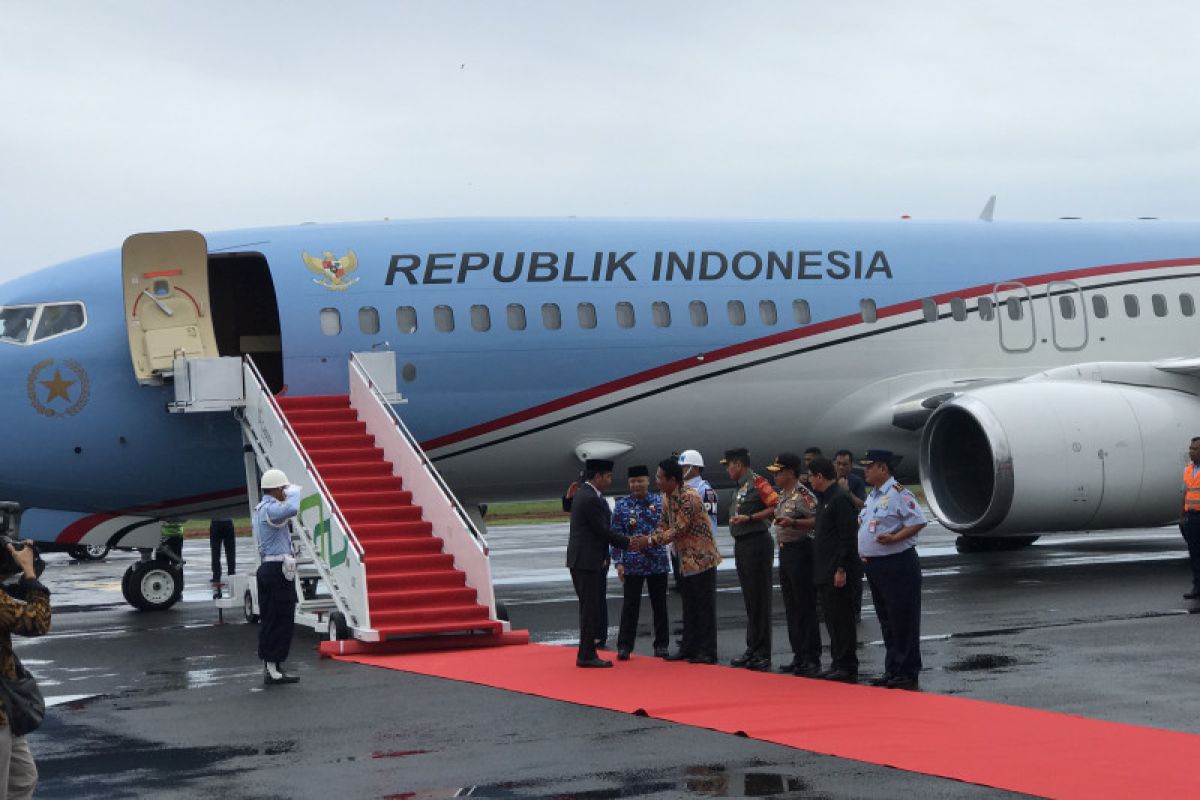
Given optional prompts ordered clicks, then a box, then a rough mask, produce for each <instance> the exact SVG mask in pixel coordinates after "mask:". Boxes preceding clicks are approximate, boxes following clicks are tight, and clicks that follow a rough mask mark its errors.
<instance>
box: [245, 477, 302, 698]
mask: <svg viewBox="0 0 1200 800" xmlns="http://www.w3.org/2000/svg"><path fill="white" fill-rule="evenodd" d="M259 488H261V489H262V490H263V498H262V500H260V501H259V503H258V505H257V506H255V507H254V515H253V516H252V517H251V520H250V521H251V525H252V527H253V529H254V544H255V545H256V546H257V547H258V558H259V561H260V562H262V563H261V564H260V565H259V567H258V573H257V575H256V576H255V577H256V578H257V581H258V609H259V614H260V621H259V628H258V657H259V658H260V659H262V662H263V683H265V684H267V685H268V686H270V685H273V684H278V683H296V682H297V681H299V680H300V678H299V677H297V676H295V675H289V674H288V673H286V672H284V671H283V662H284V661H286V660H287V657H288V651H289V650H291V647H292V628H293V627H294V625H295V621H296V558H295V555H294V554H293V552H292V518H293V517H295V516H296V515H297V514H299V513H300V487H299V486H292V485H290V484H289V483H288V479H287V475H284V474H283V471H282V470H278V469H269V470H267V471H266V472H264V473H263V476H262V481H261V482H260V483H259Z"/></svg>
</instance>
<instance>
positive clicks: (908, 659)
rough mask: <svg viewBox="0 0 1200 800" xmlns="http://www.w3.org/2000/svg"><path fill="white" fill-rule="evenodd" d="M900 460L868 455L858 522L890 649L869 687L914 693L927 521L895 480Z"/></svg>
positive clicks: (860, 548)
mask: <svg viewBox="0 0 1200 800" xmlns="http://www.w3.org/2000/svg"><path fill="white" fill-rule="evenodd" d="M897 460H898V459H897V458H896V456H894V455H893V454H892V453H891V452H890V451H888V450H868V451H867V454H866V458H864V459H863V460H862V461H861V462H860V463H862V464H863V465H865V466H866V479H867V483H868V484H869V485H870V486H872V487H874V488H873V489H872V491H871V493H870V494H869V495H867V502H866V505H865V506H863V509H862V512H861V513H860V514H859V517H858V554H859V556H861V557H862V561H863V567H864V569H865V571H866V574H867V583H868V584H869V585H870V587H871V597H872V598H873V600H874V602H875V614H876V616H878V617H879V627H880V628H881V629H882V632H883V646H884V649H885V650H886V655H885V657H884V662H883V666H884V672H883V676H882V677H880V678H877V679H875V680H873V681H871V683H873V684H874V685H876V686H887V687H888V688H891V689H916V688H918V683H917V679H918V676H919V675H920V672H921V643H920V640H921V563H920V561H919V560H918V559H917V549H916V548H917V534H918V533H920V531H921V529H922V528H924V527H925V525H926V519H925V515H924V514H923V513H922V512H921V509H920V507H919V506H917V499H916V497H914V496H913V493H912V492H910V491H908V490H907V489H905V488H904V487H903V486H901V485H900V484H898V483H896V479H895V478H893V477H892V470H893V469H895V466H896V462H897Z"/></svg>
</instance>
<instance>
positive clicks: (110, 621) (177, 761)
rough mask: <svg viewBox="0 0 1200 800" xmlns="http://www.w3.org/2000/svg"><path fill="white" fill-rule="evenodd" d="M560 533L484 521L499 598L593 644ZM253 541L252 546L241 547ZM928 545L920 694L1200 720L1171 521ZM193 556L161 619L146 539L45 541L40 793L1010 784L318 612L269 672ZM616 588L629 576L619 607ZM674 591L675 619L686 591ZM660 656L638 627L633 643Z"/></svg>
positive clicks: (732, 600) (876, 649) (596, 791)
mask: <svg viewBox="0 0 1200 800" xmlns="http://www.w3.org/2000/svg"><path fill="white" fill-rule="evenodd" d="M565 538H566V532H565V526H563V525H535V526H511V527H503V528H494V529H493V530H492V531H491V532H490V534H489V544H490V546H491V549H492V556H493V569H494V572H495V575H496V584H497V589H496V591H497V596H498V597H499V598H500V599H501V600H503V601H504V602H505V603H506V605H507V606H508V608H509V610H510V613H511V616H512V619H513V621H514V624H515V625H516V626H518V627H523V628H527V629H529V630H530V632H531V634H532V636H533V638H534V640H535V641H540V642H549V643H555V642H557V643H562V644H569V643H571V642H573V639H574V627H573V626H574V625H575V620H576V607H575V604H574V595H573V593H572V590H571V586H570V582H569V578H568V576H567V573H566V570H565V569H564V568H563V567H562V566H561V564H562V553H563V547H564V544H565ZM722 543H723V547H722V549H723V550H724V551H726V552H727V553H728V554H729V556H730V557H729V560H728V562H727V568H725V569H722V571H721V572H720V574H719V577H718V587H719V593H718V617H719V626H720V636H719V641H720V649H721V657H722V659H723V660H726V661H727V660H728V659H729V658H732V657H733V656H735V655H738V654H739V653H740V652H741V650H742V649H743V641H744V640H743V630H744V628H743V624H744V617H743V613H742V605H741V597H740V594H739V593H738V591H737V585H736V576H735V574H734V572H733V570H732V566H733V562H732V555H731V551H732V542H731V541H730V540H728V538H727V536H725V535H724V532H723V535H722ZM249 546H250V543H249V541H248V540H239V548H240V549H241V551H242V552H243V553H248V548H249ZM921 552H922V554H923V568H924V573H925V586H924V589H925V591H924V604H925V608H924V611H925V614H924V619H923V633H924V638H925V643H924V646H923V654H924V659H925V664H926V670H925V673H924V674H923V675H922V687H923V689H924V690H925V691H929V692H939V693H945V694H955V695H960V696H968V697H975V698H979V699H984V700H993V701H998V702H1004V703H1013V704H1017V705H1023V706H1029V707H1034V708H1043V709H1050V710H1056V711H1063V712H1069V713H1076V714H1082V715H1085V716H1089V717H1094V718H1101V719H1110V720H1117V721H1123V722H1130V723H1136V724H1143V725H1151V726H1155V727H1161V728H1168V729H1172V730H1178V731H1185V732H1193V733H1194V732H1200V723H1197V722H1196V721H1195V720H1196V719H1198V718H1200V714H1198V711H1200V708H1198V706H1200V700H1197V699H1196V697H1195V694H1194V693H1193V692H1191V691H1190V687H1191V683H1192V677H1191V676H1192V675H1193V674H1194V672H1195V667H1194V664H1195V662H1196V660H1197V654H1198V651H1200V644H1198V643H1197V642H1198V637H1197V636H1196V630H1195V626H1196V625H1197V624H1200V620H1197V619H1196V618H1195V616H1194V614H1193V613H1192V612H1193V611H1195V610H1196V609H1194V608H1193V607H1192V605H1193V604H1190V603H1187V602H1186V601H1184V600H1182V599H1181V592H1182V591H1184V589H1185V588H1186V587H1187V585H1188V583H1189V580H1188V574H1189V573H1188V567H1187V562H1186V558H1185V550H1184V547H1183V543H1182V540H1181V539H1180V537H1179V535H1178V532H1177V531H1176V530H1174V529H1172V528H1164V529H1155V530H1144V531H1123V532H1120V533H1104V534H1078V535H1063V536H1054V537H1046V538H1044V539H1042V540H1040V541H1039V542H1038V543H1036V544H1034V545H1033V546H1031V547H1028V548H1026V549H1024V550H1020V551H1016V552H1008V553H983V554H971V555H958V554H957V553H955V552H954V548H953V537H952V536H951V535H950V534H948V533H947V532H945V531H944V530H941V529H938V528H936V527H931V529H929V530H928V531H927V532H926V533H925V534H923V536H922V548H921ZM185 556H186V557H187V559H188V564H187V567H186V576H187V582H188V589H187V590H186V592H185V595H184V600H183V602H181V603H180V604H178V605H177V606H176V607H175V608H174V609H172V610H171V611H168V612H163V613H152V614H147V613H141V612H135V611H133V610H131V609H129V608H128V607H127V606H125V605H124V603H123V601H122V600H121V595H120V578H121V574H122V572H123V570H124V569H125V567H127V566H128V564H129V563H130V562H131V561H132V560H133V559H134V556H133V555H131V554H125V553H114V554H112V555H111V556H110V557H109V559H107V560H106V561H105V562H101V563H88V564H78V563H74V562H71V561H70V560H69V559H68V558H67V557H66V556H63V555H50V556H48V559H47V560H48V561H49V566H48V570H47V575H46V580H47V582H48V583H49V584H50V585H51V588H52V589H53V590H54V591H55V595H54V607H55V618H54V624H53V628H52V631H51V633H50V634H49V635H47V636H45V637H41V638H38V639H31V640H21V641H19V643H18V652H19V653H20V654H21V656H22V658H23V659H24V660H25V663H26V664H27V665H28V666H29V667H30V669H31V670H33V672H34V673H35V674H36V675H37V676H38V678H39V680H40V682H41V684H42V687H43V692H44V693H45V695H46V697H47V701H48V704H50V705H51V706H52V708H51V711H50V712H49V713H48V715H47V721H46V723H45V725H44V726H43V728H42V729H41V730H39V731H38V732H36V733H35V734H33V735H32V736H31V737H30V743H31V747H32V748H33V750H34V754H35V757H36V758H37V761H38V765H39V768H40V770H41V774H42V782H41V785H40V787H39V790H38V796H39V797H48V798H49V797H54V798H57V797H62V798H124V797H155V798H158V797H163V798H174V797H180V798H183V797H211V796H219V797H228V798H260V797H266V798H275V797H278V798H307V797H314V798H317V797H320V798H328V797H331V796H340V797H345V798H359V797H375V798H400V797H413V798H440V797H454V796H472V797H514V798H533V797H559V798H571V797H574V798H617V797H663V798H666V797H688V798H700V797H787V798H810V797H830V798H842V797H847V798H848V797H855V798H859V797H865V798H872V797H878V798H892V797H897V796H906V795H914V796H921V797H935V798H940V797H947V798H951V797H953V798H975V797H1004V796H1009V795H1007V794H1006V793H1002V792H998V791H995V790H992V789H988V788H986V787H979V786H973V785H969V784H963V783H958V782H955V781H948V780H943V779H938V778H932V777H928V776H923V775H916V774H910V773H905V772H900V771H897V770H893V769H888V768H885V767H877V766H872V765H867V764H861V763H857V762H851V761H845V760H841V759H836V758H831V757H825V756H818V755H814V754H811V753H806V752H802V751H797V750H792V749H790V748H786V747H781V746H777V745H771V744H766V743H763V742H758V741H754V740H749V739H744V738H739V737H733V736H727V735H723V734H719V733H715V732H712V731H705V730H699V729H694V728H687V727H683V726H679V725H673V724H671V723H665V722H661V721H658V720H652V719H646V718H640V717H635V716H630V715H624V714H617V713H614V712H610V711H602V710H598V709H590V708H583V707H579V706H573V705H569V704H564V703H558V702H554V701H550V700H544V699H540V698H533V697H527V696H521V695H514V694H509V693H506V692H501V691H497V690H492V689H487V688H483V687H478V686H471V685H464V684H458V683H453V682H448V681H443V680H439V679H435V678H427V677H422V676H417V675H408V674H404V673H399V672H394V671H389V670H380V669H374V668H370V667H365V666H359V665H354V664H342V663H337V662H333V661H329V660H319V659H317V658H316V656H315V653H314V648H315V646H316V643H317V641H318V639H317V636H316V634H315V633H313V632H311V631H307V630H304V629H298V634H297V637H296V642H295V645H294V648H293V656H292V663H293V664H294V665H295V667H296V669H297V671H298V672H299V674H300V675H301V677H302V681H301V683H300V684H298V685H296V686H285V687H269V688H268V687H264V686H263V684H262V679H261V665H260V664H259V663H258V662H257V661H255V658H254V651H255V638H256V630H257V629H256V627H255V626H252V625H248V624H246V623H244V622H243V621H242V620H241V619H240V613H235V614H233V615H230V614H226V616H225V619H224V621H223V622H222V621H221V620H220V619H218V614H217V611H216V609H215V608H214V607H213V605H212V604H211V602H210V599H209V598H210V596H211V591H210V589H209V587H208V585H207V581H208V577H209V574H208V550H207V542H193V541H189V542H187V544H186V547H185ZM619 596H620V585H619V583H618V582H617V580H616V579H615V577H614V578H613V579H612V580H610V582H609V608H610V620H611V621H612V622H613V623H614V625H615V623H616V620H617V617H618V614H619V611H620V599H619ZM775 601H776V602H775V618H776V620H775V622H776V624H775V659H776V663H780V662H783V661H787V660H790V654H787V653H786V652H785V651H786V649H787V647H786V633H785V631H784V628H783V609H782V602H781V601H780V600H779V597H778V594H776V597H775ZM671 602H672V615H673V619H678V618H679V611H678V608H679V607H678V599H677V596H676V597H673V598H672V600H671ZM866 603H867V605H866V608H865V609H864V619H863V622H862V624H861V627H860V639H861V640H862V645H861V651H860V659H861V661H862V664H863V669H864V672H866V673H867V674H872V673H877V672H878V671H879V670H880V668H881V662H882V658H883V651H882V646H881V643H880V642H879V632H878V625H877V624H876V623H875V621H874V617H873V613H872V610H871V607H870V592H869V591H868V592H867V595H866ZM646 612H648V609H646ZM645 615H646V616H648V613H647V614H645ZM644 622H648V619H647V620H644ZM612 635H613V636H614V637H615V628H614V629H613V634H612ZM648 650H649V636H648V631H647V630H646V628H645V626H643V631H642V635H641V637H640V638H639V640H638V651H639V652H643V653H645V652H648ZM481 657H483V656H481ZM617 668H618V669H619V668H620V667H619V666H618V667H617ZM898 735H899V734H898ZM881 746H886V743H881Z"/></svg>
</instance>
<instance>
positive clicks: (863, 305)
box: [321, 292, 1196, 336]
mask: <svg viewBox="0 0 1200 800" xmlns="http://www.w3.org/2000/svg"><path fill="white" fill-rule="evenodd" d="M1023 299H1024V298H1023V297H1019V296H1017V297H1009V298H1006V299H1004V300H1001V301H1000V302H999V303H996V301H994V300H993V299H992V298H991V297H981V298H979V317H980V319H983V320H985V321H989V322H990V321H991V320H992V319H994V318H995V316H996V314H997V313H998V312H997V308H996V306H997V305H999V306H1000V307H1001V311H1000V313H1004V314H1006V315H1007V316H1008V318H1009V319H1010V320H1012V321H1014V322H1016V321H1019V320H1021V319H1022V318H1023V317H1024V315H1025V311H1024V308H1025V304H1024V303H1023V302H1022V300H1023ZM1076 300H1077V297H1076V296H1075V295H1065V294H1064V295H1060V296H1059V297H1058V298H1057V302H1058V313H1059V316H1061V317H1062V319H1075V317H1076V316H1077V315H1078V313H1079V309H1078V308H1077V307H1076ZM1091 301H1092V315H1093V316H1095V317H1096V318H1097V319H1104V318H1105V317H1107V316H1108V299H1107V298H1106V297H1105V296H1104V295H1102V294H1091ZM1124 306H1125V315H1126V316H1128V317H1137V316H1140V315H1141V303H1140V301H1139V300H1138V297H1137V295H1132V294H1127V295H1125V296H1124ZM1150 307H1151V309H1152V310H1153V312H1154V315H1155V316H1157V317H1165V316H1166V315H1167V313H1168V309H1167V298H1166V295H1162V294H1155V295H1151V297H1150ZM968 311H969V309H968V308H967V301H966V300H964V299H963V298H961V297H952V298H950V317H951V319H953V320H955V321H957V322H963V321H964V320H966V319H967V313H968ZM1179 311H1180V313H1182V314H1183V315H1184V316H1185V317H1191V316H1194V315H1195V313H1196V302H1195V300H1194V299H1193V298H1192V296H1191V295H1190V294H1188V293H1186V292H1185V293H1183V294H1181V295H1179ZM575 312H576V319H577V321H578V324H579V327H580V328H583V329H585V330H590V329H592V328H595V327H596V325H597V316H596V306H595V305H593V304H592V303H579V304H578V305H577V306H576V308H575ZM615 312H616V321H617V326H618V327H621V328H632V327H634V326H635V325H636V324H637V316H636V314H635V312H634V308H633V303H628V302H624V301H622V302H619V303H617V304H616V307H615ZM921 312H922V315H923V316H924V318H925V320H926V321H927V322H936V321H937V319H938V303H937V301H936V300H934V299H933V298H929V297H927V298H925V299H924V300H922V301H921ZM725 313H726V315H727V316H728V319H729V324H730V325H737V326H740V325H745V324H746V319H747V316H746V305H745V304H744V303H743V302H742V301H741V300H730V301H728V302H727V303H726V304H725ZM859 313H860V314H861V316H862V320H863V322H876V321H877V320H878V319H879V313H878V308H877V306H876V304H875V301H874V300H870V299H864V300H861V301H859ZM792 317H793V318H794V319H795V322H796V324H797V325H807V324H808V323H809V322H811V321H812V312H811V311H810V310H809V307H808V301H807V300H793V301H792ZM541 318H542V320H541V321H542V327H543V328H545V329H546V330H550V331H556V330H559V329H560V328H562V326H563V314H562V309H561V308H560V307H559V305H558V304H557V303H543V304H542V307H541ZM758 318H759V320H760V321H761V322H762V323H763V324H764V325H777V324H778V323H779V310H778V308H777V307H776V305H775V301H774V300H760V301H759V303H758ZM650 319H651V321H652V322H653V323H654V325H655V327H659V328H667V327H670V325H671V306H670V304H668V303H665V302H661V301H658V302H654V303H651V304H650ZM688 319H689V320H690V322H691V324H692V325H693V326H695V327H698V328H702V327H704V326H706V325H708V306H707V305H706V304H705V302H704V301H703V300H693V301H692V302H690V303H688ZM470 322H471V329H472V330H475V331H479V332H483V331H489V330H491V329H492V310H491V308H490V307H489V306H486V305H473V306H471V308H470ZM504 323H505V325H506V326H507V327H508V329H509V330H512V331H523V330H525V329H526V328H527V327H528V326H529V320H528V317H527V315H526V311H525V306H523V305H522V304H520V303H509V304H508V305H507V306H505V308H504ZM454 326H455V322H454V309H453V308H451V307H450V306H447V305H438V306H434V307H433V327H434V329H435V330H437V331H439V332H441V333H449V332H450V331H453V330H454ZM396 327H397V329H399V331H400V332H401V333H415V332H416V330H417V310H416V309H415V308H414V307H412V306H400V307H399V308H397V309H396ZM358 328H359V330H360V331H362V332H363V333H365V334H368V335H374V334H377V333H379V329H380V321H379V310H378V309H376V308H374V307H372V306H363V307H362V308H360V309H359V310H358ZM321 332H322V333H324V334H325V335H326V336H337V335H338V334H339V333H341V332H342V315H341V312H340V311H339V310H338V309H336V308H323V309H321Z"/></svg>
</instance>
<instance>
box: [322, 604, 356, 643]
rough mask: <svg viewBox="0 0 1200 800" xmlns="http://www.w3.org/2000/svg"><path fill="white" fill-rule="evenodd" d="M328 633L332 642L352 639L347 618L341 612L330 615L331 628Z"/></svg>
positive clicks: (329, 627)
mask: <svg viewBox="0 0 1200 800" xmlns="http://www.w3.org/2000/svg"><path fill="white" fill-rule="evenodd" d="M326 633H327V634H328V636H329V641H331V642H344V641H346V640H347V639H350V638H352V637H351V636H350V626H349V625H347V624H346V616H345V615H344V614H343V613H342V612H340V611H334V612H333V613H332V614H330V615H329V626H328V631H327V632H326Z"/></svg>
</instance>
